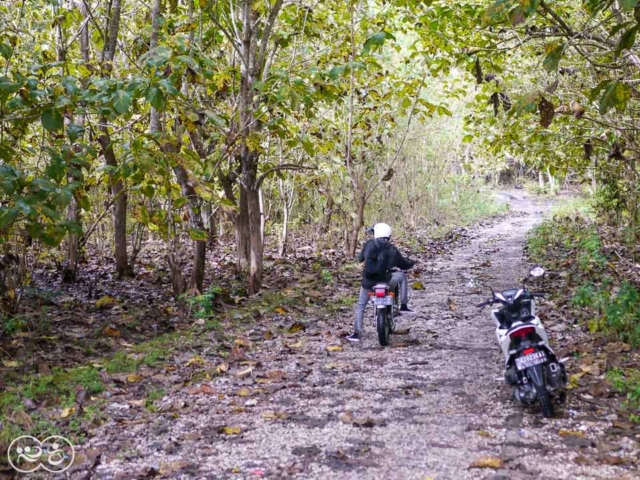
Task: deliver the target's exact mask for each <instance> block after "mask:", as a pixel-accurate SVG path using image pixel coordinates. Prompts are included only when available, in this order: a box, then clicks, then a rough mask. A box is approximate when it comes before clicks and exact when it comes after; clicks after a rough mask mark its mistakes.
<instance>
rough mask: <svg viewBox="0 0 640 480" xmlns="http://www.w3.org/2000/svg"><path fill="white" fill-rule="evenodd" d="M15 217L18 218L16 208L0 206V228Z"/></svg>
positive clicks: (7, 224)
mask: <svg viewBox="0 0 640 480" xmlns="http://www.w3.org/2000/svg"><path fill="white" fill-rule="evenodd" d="M16 218H18V209H17V208H6V207H0V230H4V229H5V228H7V227H8V226H9V225H10V224H11V223H13V221H14V220H15V219H16Z"/></svg>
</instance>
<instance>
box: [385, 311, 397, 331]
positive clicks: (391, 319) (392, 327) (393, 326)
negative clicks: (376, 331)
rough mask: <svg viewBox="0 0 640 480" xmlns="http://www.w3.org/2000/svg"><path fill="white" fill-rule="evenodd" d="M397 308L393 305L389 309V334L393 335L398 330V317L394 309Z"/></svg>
mask: <svg viewBox="0 0 640 480" xmlns="http://www.w3.org/2000/svg"><path fill="white" fill-rule="evenodd" d="M394 308H395V307H394V306H393V305H392V306H390V307H387V315H388V316H389V333H393V332H394V331H395V330H396V316H395V312H394V310H393V309H394Z"/></svg>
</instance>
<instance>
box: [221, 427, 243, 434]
mask: <svg viewBox="0 0 640 480" xmlns="http://www.w3.org/2000/svg"><path fill="white" fill-rule="evenodd" d="M240 432H242V429H241V428H240V427H227V426H226V425H225V426H222V427H218V433H224V434H225V435H239V434H240Z"/></svg>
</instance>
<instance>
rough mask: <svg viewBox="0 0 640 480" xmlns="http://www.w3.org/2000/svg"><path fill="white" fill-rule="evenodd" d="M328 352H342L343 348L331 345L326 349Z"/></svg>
mask: <svg viewBox="0 0 640 480" xmlns="http://www.w3.org/2000/svg"><path fill="white" fill-rule="evenodd" d="M325 350H326V351H327V352H341V351H342V346H340V345H329V346H328V347H327V348H326V349H325Z"/></svg>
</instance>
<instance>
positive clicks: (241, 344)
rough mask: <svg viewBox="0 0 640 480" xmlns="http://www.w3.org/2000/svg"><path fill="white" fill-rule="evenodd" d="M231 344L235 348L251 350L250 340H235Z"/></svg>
mask: <svg viewBox="0 0 640 480" xmlns="http://www.w3.org/2000/svg"><path fill="white" fill-rule="evenodd" d="M233 344H234V345H235V346H237V347H244V348H251V346H252V345H253V343H252V342H251V340H247V339H246V338H236V339H235V340H234V342H233Z"/></svg>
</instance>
